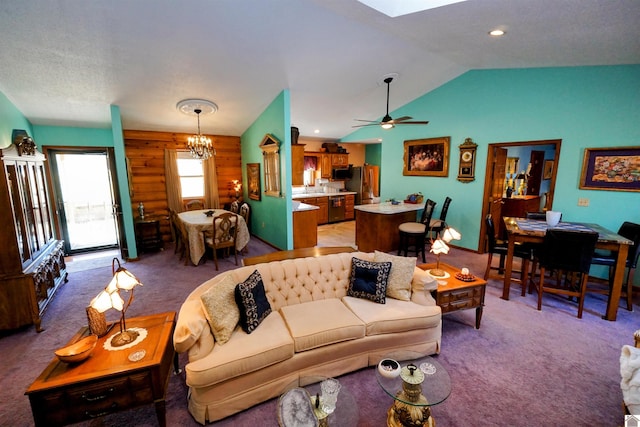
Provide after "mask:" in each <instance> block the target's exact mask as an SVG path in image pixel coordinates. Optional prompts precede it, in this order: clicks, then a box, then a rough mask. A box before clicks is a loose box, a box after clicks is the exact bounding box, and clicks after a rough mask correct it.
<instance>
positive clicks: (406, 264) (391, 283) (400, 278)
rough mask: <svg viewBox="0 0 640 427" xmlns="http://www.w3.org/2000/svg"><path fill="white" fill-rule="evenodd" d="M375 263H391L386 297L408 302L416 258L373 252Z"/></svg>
mask: <svg viewBox="0 0 640 427" xmlns="http://www.w3.org/2000/svg"><path fill="white" fill-rule="evenodd" d="M373 260H374V261H375V262H383V261H388V262H391V272H390V273H389V280H388V281H387V296H388V297H390V298H395V299H399V300H402V301H409V300H410V299H411V279H412V278H413V271H414V269H415V268H416V260H417V258H416V257H404V256H396V255H390V254H387V253H384V252H380V251H375V254H374V256H373Z"/></svg>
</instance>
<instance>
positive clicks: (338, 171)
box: [331, 168, 351, 179]
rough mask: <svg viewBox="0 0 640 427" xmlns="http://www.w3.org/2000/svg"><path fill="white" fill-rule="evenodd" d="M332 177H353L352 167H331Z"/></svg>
mask: <svg viewBox="0 0 640 427" xmlns="http://www.w3.org/2000/svg"><path fill="white" fill-rule="evenodd" d="M331 179H351V169H350V168H333V169H331Z"/></svg>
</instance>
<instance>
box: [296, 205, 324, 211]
mask: <svg viewBox="0 0 640 427" xmlns="http://www.w3.org/2000/svg"><path fill="white" fill-rule="evenodd" d="M316 209H320V207H319V206H314V205H309V204H307V203H299V204H298V206H296V203H294V206H293V212H304V211H314V210H316Z"/></svg>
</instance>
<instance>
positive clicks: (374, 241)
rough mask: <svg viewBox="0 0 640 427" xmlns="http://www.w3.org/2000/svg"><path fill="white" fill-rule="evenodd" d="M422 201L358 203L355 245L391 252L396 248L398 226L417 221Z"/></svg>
mask: <svg viewBox="0 0 640 427" xmlns="http://www.w3.org/2000/svg"><path fill="white" fill-rule="evenodd" d="M424 205H425V204H424V203H417V204H412V203H402V202H401V203H400V204H398V205H392V204H391V203H388V202H385V203H378V204H370V205H358V206H356V207H355V211H356V246H357V247H358V250H359V251H362V252H373V251H374V250H377V251H381V252H391V251H394V250H397V249H398V245H399V243H400V234H399V232H398V226H399V225H400V224H402V223H403V222H411V221H417V215H418V211H420V210H422V209H424Z"/></svg>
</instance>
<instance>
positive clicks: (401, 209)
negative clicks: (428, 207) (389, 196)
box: [354, 202, 425, 215]
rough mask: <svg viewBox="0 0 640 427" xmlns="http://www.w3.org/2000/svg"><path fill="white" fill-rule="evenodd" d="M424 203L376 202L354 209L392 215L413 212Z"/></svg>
mask: <svg viewBox="0 0 640 427" xmlns="http://www.w3.org/2000/svg"><path fill="white" fill-rule="evenodd" d="M424 205H425V204H424V203H416V204H413V203H403V202H400V203H399V204H397V205H392V204H391V203H387V202H385V203H376V204H368V205H358V206H355V207H354V209H355V210H357V211H363V212H368V213H373V214H383V215H393V214H398V213H405V212H413V211H419V210H422V209H424Z"/></svg>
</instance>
